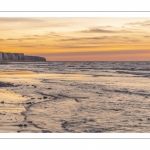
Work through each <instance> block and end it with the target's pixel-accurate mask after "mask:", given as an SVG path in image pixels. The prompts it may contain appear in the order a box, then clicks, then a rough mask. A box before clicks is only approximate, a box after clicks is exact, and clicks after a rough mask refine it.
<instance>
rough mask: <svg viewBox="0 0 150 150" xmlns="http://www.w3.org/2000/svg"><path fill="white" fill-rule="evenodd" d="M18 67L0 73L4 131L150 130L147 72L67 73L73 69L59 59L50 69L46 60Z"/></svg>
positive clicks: (0, 119) (0, 124)
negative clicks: (46, 66)
mask: <svg viewBox="0 0 150 150" xmlns="http://www.w3.org/2000/svg"><path fill="white" fill-rule="evenodd" d="M60 64H61V63H60ZM66 64H67V63H66ZM13 65H14V68H15V67H16V69H14V70H12V69H11V68H12V66H13ZM13 65H12V66H10V65H8V66H7V71H3V70H4V69H3V70H2V69H1V71H0V88H1V89H0V94H1V98H0V107H1V110H0V132H7V133H9V132H21V133H23V132H28V133H51V132H54V133H55V132H59V133H64V132H71V133H75V132H79V133H82V132H89V133H97V132H98V133H100V132H105V133H106V132H108V133H109V132H115V133H117V132H128V133H129V132H148V131H149V130H150V126H149V124H150V115H149V106H150V105H149V104H150V93H149V91H150V86H149V85H150V80H149V77H147V74H146V77H145V76H141V73H143V71H142V72H140V73H139V75H137V73H136V75H135V72H133V73H134V74H129V73H126V74H122V73H121V74H120V73H118V71H114V70H106V71H99V70H98V69H95V70H96V71H95V72H92V71H91V72H90V71H89V70H88V71H87V72H84V73H82V72H81V71H78V72H77V71H75V70H74V69H72V70H71V69H68V70H66V71H64V70H65V69H66V68H67V67H66V66H65V67H64V64H63V65H62V64H61V65H62V66H61V67H58V64H57V63H50V64H49V65H51V67H53V66H54V65H56V67H55V68H54V69H52V68H51V69H50V70H49V69H47V68H46V69H43V68H44V67H43V64H38V65H37V64H32V65H33V66H32V65H31V64H30V65H28V66H27V65H26V64H25V65H24V64H13ZM45 65H47V64H45ZM73 65H74V63H72V65H69V66H73ZM26 66H27V69H24V68H25V67H26ZM3 67H4V66H3ZM63 67H64V68H63ZM76 67H78V68H79V65H78V64H77V66H76ZM142 67H143V65H142ZM146 67H147V66H146ZM4 68H5V67H4ZM40 68H41V69H42V70H44V71H41V70H40ZM61 68H63V69H61ZM81 68H83V64H81ZM91 68H92V69H93V64H92V67H91ZM59 69H60V70H59ZM32 70H33V71H32ZM52 70H53V71H52ZM69 70H70V71H69ZM82 70H83V69H82ZM130 72H131V71H130Z"/></svg>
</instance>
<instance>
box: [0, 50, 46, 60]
mask: <svg viewBox="0 0 150 150" xmlns="http://www.w3.org/2000/svg"><path fill="white" fill-rule="evenodd" d="M1 61H46V59H45V58H44V57H39V56H26V55H24V54H23V53H3V52H0V62H1Z"/></svg>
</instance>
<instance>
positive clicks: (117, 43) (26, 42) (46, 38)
mask: <svg viewBox="0 0 150 150" xmlns="http://www.w3.org/2000/svg"><path fill="white" fill-rule="evenodd" d="M149 27H150V18H94V17H93V18H44V17H43V18H0V43H1V44H0V51H2V52H11V53H24V54H25V55H37V56H43V57H45V58H46V59H47V61H150V29H149Z"/></svg>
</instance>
